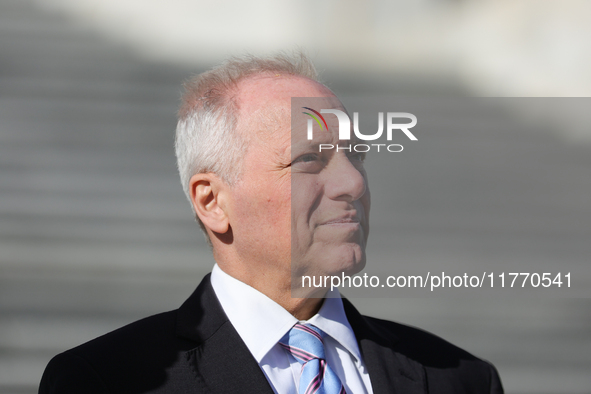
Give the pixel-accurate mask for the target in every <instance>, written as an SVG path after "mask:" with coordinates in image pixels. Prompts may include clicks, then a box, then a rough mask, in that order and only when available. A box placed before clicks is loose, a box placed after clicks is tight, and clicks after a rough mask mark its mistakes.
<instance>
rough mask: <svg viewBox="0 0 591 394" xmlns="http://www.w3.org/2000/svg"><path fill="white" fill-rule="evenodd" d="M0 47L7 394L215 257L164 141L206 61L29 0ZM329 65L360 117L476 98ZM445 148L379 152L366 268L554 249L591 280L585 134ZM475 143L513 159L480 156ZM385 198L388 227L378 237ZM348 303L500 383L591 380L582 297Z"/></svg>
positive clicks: (553, 386)
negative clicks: (143, 47) (384, 104)
mask: <svg viewBox="0 0 591 394" xmlns="http://www.w3.org/2000/svg"><path fill="white" fill-rule="evenodd" d="M0 54H1V55H0V234H1V238H0V392H2V393H6V394H10V393H33V392H36V386H37V384H38V381H39V379H40V377H41V373H42V371H43V368H44V366H45V365H46V363H47V362H48V361H49V359H50V358H51V357H52V356H53V355H55V354H57V353H58V352H61V351H63V350H65V349H67V348H70V347H72V346H75V345H77V344H80V343H82V342H84V341H87V340H89V339H92V338H94V337H96V336H98V335H100V334H102V333H105V332H107V331H109V330H112V329H114V328H117V327H119V326H121V325H123V324H126V323H128V322H131V321H133V320H134V319H137V318H140V317H143V316H147V315H149V314H152V313H156V312H160V311H163V310H168V309H173V308H176V307H178V306H179V305H180V303H181V302H182V301H183V300H184V299H185V298H186V297H187V296H188V295H189V294H190V293H191V291H192V290H193V288H194V287H195V285H196V284H197V283H198V282H199V280H200V279H201V277H202V276H203V275H204V274H205V273H207V272H208V271H209V270H210V269H211V266H212V264H213V261H212V258H211V257H210V253H209V251H208V250H207V247H206V244H205V242H204V240H203V237H202V236H201V234H200V232H199V229H198V226H197V225H196V224H195V223H194V222H193V220H192V217H191V212H190V207H189V205H188V203H187V202H186V201H185V198H184V195H183V193H182V190H181V187H180V185H179V182H178V180H177V174H176V168H175V159H174V154H173V149H172V144H173V130H174V127H175V116H174V114H175V111H176V106H177V103H178V99H179V96H180V84H181V81H182V80H184V79H185V78H187V77H188V76H189V75H191V74H192V73H195V72H199V71H201V70H204V69H205V68H206V67H207V66H208V65H209V63H208V62H203V64H197V63H196V64H195V66H193V67H187V66H182V65H175V64H171V63H164V62H158V61H156V60H147V59H146V58H144V57H141V56H138V55H137V54H135V52H134V51H132V50H130V47H129V46H128V45H127V44H125V43H122V42H118V41H116V40H112V39H105V38H104V37H102V36H100V35H99V34H97V33H96V32H95V31H94V30H92V29H89V28H87V27H86V26H82V25H80V24H76V23H72V21H71V20H70V19H69V18H67V17H65V16H63V15H62V14H61V13H58V12H53V11H52V12H49V11H47V10H41V9H39V8H38V7H37V6H36V5H35V4H34V3H33V2H29V1H2V2H0ZM321 63H322V62H321ZM179 64H180V63H179ZM322 75H323V78H324V79H325V80H326V81H327V83H328V84H329V86H331V87H332V88H333V89H334V90H335V91H336V92H337V93H339V94H341V95H342V97H343V100H344V101H345V103H346V104H347V105H348V106H349V108H350V110H352V111H362V108H361V107H362V106H363V105H366V104H367V103H368V102H369V101H367V100H369V99H372V100H374V99H375V100H379V99H380V96H382V97H390V96H391V95H392V94H396V95H410V96H420V95H429V96H441V97H449V96H462V95H466V94H468V93H469V92H468V91H466V88H465V86H464V85H463V84H462V83H460V82H459V81H456V80H454V79H453V78H451V79H450V78H444V79H437V78H430V77H425V78H407V77H402V76H398V77H397V76H396V75H389V74H388V75H387V76H384V75H381V74H379V73H373V72H366V73H360V72H355V73H351V72H348V71H347V70H343V69H339V68H338V67H335V68H334V71H332V69H331V68H330V67H328V66H327V67H323V74H322ZM460 115H461V116H464V117H466V116H470V114H460ZM460 137H461V138H460ZM437 144H438V145H437V146H439V147H440V148H439V149H433V150H432V151H429V152H424V153H423V154H425V156H420V155H416V156H410V155H407V156H402V157H403V158H404V159H402V158H401V159H400V160H398V162H397V165H396V166H392V167H387V166H384V165H382V164H381V163H380V161H379V160H377V159H376V160H374V161H372V160H370V161H368V167H370V182H372V183H371V187H372V191H373V200H374V206H373V207H374V211H373V212H374V215H373V220H372V223H373V227H372V234H371V236H370V245H369V246H370V259H369V261H370V264H371V262H372V261H376V262H379V264H384V262H385V261H392V262H393V263H396V264H401V265H404V266H407V267H408V266H412V265H413V264H420V263H421V262H424V261H442V262H445V264H457V267H459V268H463V267H473V266H475V265H476V266H479V265H483V264H484V265H486V266H489V264H494V263H495V262H503V263H505V264H506V263H509V264H510V263H511V262H513V261H519V262H522V261H524V260H537V259H544V260H546V261H550V262H552V261H555V262H556V264H559V263H560V262H561V261H563V260H564V261H569V262H570V264H575V265H576V266H577V267H579V268H580V269H581V270H582V272H586V273H587V274H588V271H587V270H585V268H586V267H587V265H588V264H589V259H588V256H589V249H588V248H589V246H588V245H587V244H588V239H589V235H590V232H589V220H588V219H589V215H590V213H589V211H590V208H589V207H590V204H589V196H590V194H589V191H590V190H589V189H590V186H589V185H590V182H589V175H588V174H589V173H590V171H589V170H590V169H591V163H590V157H591V156H590V153H591V145H589V144H588V143H587V142H585V141H584V140H578V139H572V138H567V137H565V136H564V135H562V134H560V133H554V132H553V131H551V130H550V131H548V132H546V131H544V132H540V133H535V132H534V133H531V132H524V133H523V134H522V133H518V134H511V135H507V133H505V132H504V131H503V130H497V131H493V132H486V133H484V132H477V131H474V133H472V134H471V135H461V136H460V135H455V136H454V135H446V138H442V139H441V140H440V141H438V142H437ZM483 145H486V146H491V145H495V146H500V147H503V149H502V152H504V153H503V154H502V155H501V156H490V157H487V156H483V155H475V154H474V152H475V149H473V148H475V147H481V146H483ZM409 151H410V150H409ZM491 152H492V151H491ZM426 153H428V154H426ZM421 157H423V158H424V159H425V160H419V158H421ZM415 160H416V161H415ZM426 160H427V161H426ZM380 171H382V172H380ZM386 176H387V177H395V178H388V179H395V182H396V183H395V186H396V187H394V186H393V185H389V184H387V183H386V182H380V179H385V177H386ZM379 206H382V207H389V206H391V210H392V211H391V212H392V214H393V215H394V216H393V217H394V219H395V220H394V223H395V226H394V227H392V226H391V224H388V225H389V226H391V227H390V229H391V230H392V231H394V233H392V234H388V232H387V231H379V229H380V226H382V227H383V226H384V223H385V218H384V217H382V216H381V215H379V214H378V212H379V209H378V208H377V207H379ZM387 223H391V222H387ZM393 245H394V246H395V255H394V254H393V252H392V247H393ZM386 267H387V266H386ZM354 302H355V304H356V305H357V306H358V307H359V309H361V310H362V311H363V312H364V313H366V314H369V315H373V316H379V317H384V318H388V319H392V320H396V321H399V322H404V323H407V324H411V325H416V326H419V327H421V328H424V329H427V330H429V331H432V332H434V333H436V334H438V335H440V336H442V337H443V338H445V339H448V340H449V341H451V342H453V343H456V344H458V345H460V346H462V347H464V348H466V349H467V350H468V351H470V352H472V353H474V354H476V355H478V356H480V357H483V358H486V359H488V360H490V361H492V362H493V363H495V365H497V367H498V369H499V371H500V373H501V376H502V378H503V381H504V383H505V387H506V391H507V392H508V393H590V392H591V373H590V372H591V356H590V355H591V341H590V340H589V339H590V336H591V335H590V334H591V302H590V300H589V299H588V298H579V299H576V298H549V297H511V298H508V297H492V298H484V297H476V296H475V297H472V296H471V297H452V298H449V297H445V298H395V299H393V298H387V299H372V298H364V299H358V300H355V301H354Z"/></svg>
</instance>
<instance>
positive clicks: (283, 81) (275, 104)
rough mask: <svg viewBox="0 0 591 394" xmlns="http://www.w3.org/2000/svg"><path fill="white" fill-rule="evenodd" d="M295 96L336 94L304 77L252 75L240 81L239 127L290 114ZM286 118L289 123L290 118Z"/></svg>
mask: <svg viewBox="0 0 591 394" xmlns="http://www.w3.org/2000/svg"><path fill="white" fill-rule="evenodd" d="M292 97H335V95H334V93H332V92H331V91H330V90H329V89H328V88H327V87H325V86H324V85H322V84H320V83H318V82H316V81H312V80H311V79H308V78H305V77H299V76H292V75H282V74H264V75H259V76H255V77H250V78H247V79H245V80H243V81H241V82H240V83H239V84H238V92H237V94H236V96H235V98H236V102H237V103H238V115H239V116H238V127H239V128H240V129H242V130H246V129H252V128H253V127H255V128H256V123H257V122H260V121H261V119H265V118H269V117H273V115H275V114H289V113H290V108H291V98H292ZM281 118H284V117H283V116H281ZM284 121H285V122H286V123H289V118H287V119H284ZM241 126H242V127H241ZM244 126H247V127H244Z"/></svg>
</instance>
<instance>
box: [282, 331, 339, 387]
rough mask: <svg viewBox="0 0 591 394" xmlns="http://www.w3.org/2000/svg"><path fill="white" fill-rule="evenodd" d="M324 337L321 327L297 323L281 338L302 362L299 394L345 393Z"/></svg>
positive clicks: (286, 346)
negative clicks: (332, 364) (325, 353)
mask: <svg viewBox="0 0 591 394" xmlns="http://www.w3.org/2000/svg"><path fill="white" fill-rule="evenodd" d="M325 336H326V334H325V333H324V332H323V331H322V330H320V329H319V328H318V327H315V326H313V325H311V324H300V323H296V325H295V326H293V327H292V328H291V330H289V332H288V333H287V334H285V336H284V337H283V338H281V340H280V341H279V344H280V345H281V346H283V347H284V348H285V349H287V350H288V351H289V352H290V353H291V355H292V356H294V357H295V359H296V360H298V362H299V363H300V364H302V372H301V375H300V388H299V391H298V394H346V392H345V388H344V387H343V384H342V383H341V381H340V380H339V377H338V376H337V375H336V374H335V373H334V372H333V371H332V370H331V369H330V367H329V366H328V364H327V363H326V358H325V355H324V340H323V338H324V337H325Z"/></svg>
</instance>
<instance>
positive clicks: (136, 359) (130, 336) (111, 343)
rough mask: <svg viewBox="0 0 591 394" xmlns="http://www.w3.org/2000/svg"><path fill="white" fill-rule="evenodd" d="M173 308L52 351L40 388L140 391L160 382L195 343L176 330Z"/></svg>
mask: <svg viewBox="0 0 591 394" xmlns="http://www.w3.org/2000/svg"><path fill="white" fill-rule="evenodd" d="M176 315H177V311H176V310H175V311H171V312H165V313H161V314H158V315H154V316H150V317H147V318H145V319H142V320H139V321H136V322H134V323H131V324H129V325H127V326H124V327H122V328H119V329H117V330H115V331H112V332H110V333H108V334H105V335H103V336H100V337H98V338H96V339H93V340H91V341H89V342H87V343H84V344H82V345H80V346H77V347H75V348H73V349H70V350H68V351H66V352H63V353H61V354H58V355H57V356H55V357H54V358H53V359H52V360H51V361H50V362H49V364H48V365H47V368H46V369H45V372H44V374H43V378H42V380H41V384H40V388H39V393H80V392H84V393H90V394H94V393H97V394H98V393H111V392H132V391H133V392H138V389H140V391H139V392H143V391H142V390H141V388H139V387H138V384H139V385H145V386H146V388H148V387H158V385H159V383H162V382H164V381H165V379H166V375H165V372H164V371H165V370H166V368H170V367H171V366H173V364H175V363H176V362H177V359H178V356H179V352H182V351H184V350H185V349H189V348H191V347H194V344H193V343H191V342H190V341H187V340H183V339H182V338H178V337H177V336H176V335H175V326H176Z"/></svg>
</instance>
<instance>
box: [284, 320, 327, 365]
mask: <svg viewBox="0 0 591 394" xmlns="http://www.w3.org/2000/svg"><path fill="white" fill-rule="evenodd" d="M324 336H325V334H324V332H323V331H322V330H320V329H319V328H318V327H315V326H313V325H311V324H300V323H296V324H295V325H294V326H293V327H292V329H291V330H289V332H288V333H287V334H285V336H284V337H283V338H281V340H280V341H279V344H280V345H281V346H283V347H284V348H285V349H287V350H288V351H289V352H290V353H291V354H292V355H293V356H294V357H295V358H296V360H298V361H299V362H300V364H304V363H306V362H308V361H310V360H312V359H321V360H325V359H326V357H325V354H324Z"/></svg>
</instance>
